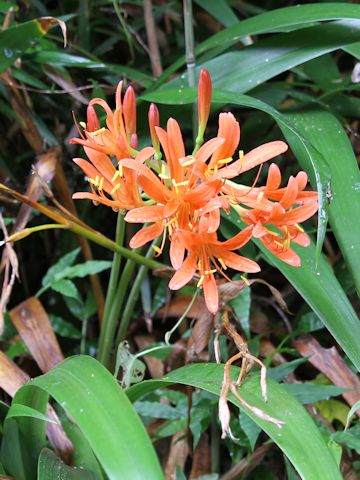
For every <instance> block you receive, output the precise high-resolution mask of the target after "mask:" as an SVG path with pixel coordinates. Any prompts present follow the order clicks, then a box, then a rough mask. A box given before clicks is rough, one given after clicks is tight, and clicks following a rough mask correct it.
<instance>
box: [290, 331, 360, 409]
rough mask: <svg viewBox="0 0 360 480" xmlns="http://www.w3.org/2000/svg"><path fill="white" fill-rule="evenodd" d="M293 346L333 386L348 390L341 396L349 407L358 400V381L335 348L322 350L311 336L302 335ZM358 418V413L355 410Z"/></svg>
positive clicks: (359, 384)
mask: <svg viewBox="0 0 360 480" xmlns="http://www.w3.org/2000/svg"><path fill="white" fill-rule="evenodd" d="M294 346H295V348H296V349H297V350H298V352H299V353H300V354H301V355H302V356H303V357H309V362H310V363H311V364H312V365H314V367H315V368H317V369H318V370H319V371H320V372H321V373H323V374H324V375H325V376H326V377H328V378H329V379H330V380H331V381H332V383H333V384H334V385H337V386H338V387H344V388H348V389H349V390H350V391H349V392H344V393H343V394H342V396H343V397H344V399H345V400H346V401H347V403H348V404H349V405H350V406H353V405H354V404H355V403H356V402H357V401H358V400H359V398H360V380H359V378H358V377H357V376H356V375H355V374H354V373H353V372H352V371H351V369H350V368H349V367H348V366H347V365H346V364H345V362H344V360H343V359H342V357H341V355H340V354H339V352H338V351H337V350H336V348H335V347H331V348H323V347H322V346H321V345H320V343H319V342H318V341H317V340H316V339H315V338H314V337H312V336H311V335H303V336H301V337H299V338H298V339H296V340H295V341H294ZM356 413H357V415H358V416H359V417H360V411H359V410H357V412H356Z"/></svg>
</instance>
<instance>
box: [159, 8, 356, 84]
mask: <svg viewBox="0 0 360 480" xmlns="http://www.w3.org/2000/svg"><path fill="white" fill-rule="evenodd" d="M359 17H360V6H359V5H350V4H345V3H320V4H310V5H300V4H298V5H296V6H293V7H286V8H279V9H275V10H271V11H269V12H265V13H262V14H260V15H255V16H253V17H250V18H247V19H245V20H242V21H241V22H238V23H237V24H236V25H234V26H231V27H229V28H225V29H224V30H221V31H220V32H218V33H216V34H215V35H212V36H211V37H210V38H208V39H206V40H205V41H204V42H202V43H200V44H199V45H198V46H197V48H196V49H195V53H196V56H199V55H200V54H201V53H205V52H208V51H209V50H211V49H214V51H216V50H217V49H218V48H219V47H222V48H223V49H226V48H228V47H230V46H231V45H233V44H235V43H238V42H239V40H240V39H241V38H243V37H246V36H247V35H258V34H262V33H269V32H279V31H287V30H289V29H290V28H292V29H295V28H299V29H300V28H304V26H305V25H307V24H309V23H313V22H318V21H324V20H336V19H342V18H359ZM359 44H360V42H359ZM354 45H355V44H354ZM352 46H353V45H351V47H352ZM351 47H347V48H351ZM358 51H360V50H359V49H358ZM184 64H185V58H184V56H182V57H181V58H180V59H178V60H177V61H176V62H175V63H173V64H172V65H171V66H170V67H168V68H167V69H166V70H165V71H164V72H163V74H162V75H161V76H160V77H159V79H158V81H157V82H156V83H155V85H154V87H156V86H157V85H159V84H161V83H163V82H164V80H166V79H167V78H168V77H169V76H170V75H171V74H173V73H174V72H176V70H178V69H179V68H180V67H182V66H183V65H184Z"/></svg>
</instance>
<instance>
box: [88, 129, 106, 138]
mask: <svg viewBox="0 0 360 480" xmlns="http://www.w3.org/2000/svg"><path fill="white" fill-rule="evenodd" d="M105 130H106V128H105V127H102V128H99V130H95V132H91V134H92V135H94V136H95V137H96V136H97V135H99V134H100V133H104V132H105Z"/></svg>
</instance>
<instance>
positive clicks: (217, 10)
mask: <svg viewBox="0 0 360 480" xmlns="http://www.w3.org/2000/svg"><path fill="white" fill-rule="evenodd" d="M195 2H196V3H197V4H198V5H200V7H202V8H203V9H204V10H206V11H207V12H208V13H210V15H212V16H213V17H214V18H215V19H216V20H218V21H219V22H220V23H222V24H223V25H225V26H226V27H229V26H230V25H234V24H235V23H238V21H239V20H238V18H237V16H236V15H235V13H234V12H233V11H232V10H231V8H230V7H229V5H228V3H227V1H226V0H195Z"/></svg>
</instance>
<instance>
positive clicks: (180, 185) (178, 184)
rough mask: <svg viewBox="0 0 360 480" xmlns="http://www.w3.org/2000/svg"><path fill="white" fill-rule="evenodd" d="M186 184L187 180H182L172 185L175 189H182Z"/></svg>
mask: <svg viewBox="0 0 360 480" xmlns="http://www.w3.org/2000/svg"><path fill="white" fill-rule="evenodd" d="M188 183H189V180H184V181H183V182H177V183H174V186H175V185H176V186H177V187H182V186H184V185H188Z"/></svg>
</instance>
